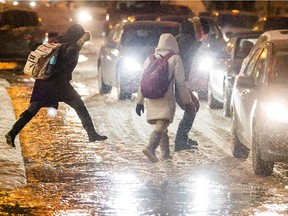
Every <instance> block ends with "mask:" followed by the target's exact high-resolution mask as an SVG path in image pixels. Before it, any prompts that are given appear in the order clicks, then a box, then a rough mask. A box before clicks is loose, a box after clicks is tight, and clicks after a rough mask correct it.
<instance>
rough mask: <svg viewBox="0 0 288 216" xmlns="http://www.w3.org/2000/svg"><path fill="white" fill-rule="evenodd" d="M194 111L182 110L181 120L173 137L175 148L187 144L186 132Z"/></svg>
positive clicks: (192, 120) (194, 114)
mask: <svg viewBox="0 0 288 216" xmlns="http://www.w3.org/2000/svg"><path fill="white" fill-rule="evenodd" d="M195 116H196V113H195V112H191V111H190V110H189V111H187V110H185V111H184V115H183V118H182V120H181V121H180V123H179V125H178V130H177V133H176V138H175V148H176V149H177V148H181V147H184V146H186V145H187V140H188V134H189V131H190V130H191V128H192V125H193V122H194V119H195Z"/></svg>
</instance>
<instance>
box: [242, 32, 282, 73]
mask: <svg viewBox="0 0 288 216" xmlns="http://www.w3.org/2000/svg"><path fill="white" fill-rule="evenodd" d="M283 39H287V40H288V29H281V30H271V31H265V32H264V33H263V34H262V35H261V36H260V37H259V38H258V40H257V42H256V44H255V45H254V46H253V48H252V49H251V51H250V53H249V55H248V56H247V57H246V58H245V59H244V60H243V63H242V65H241V70H243V68H245V67H246V65H247V64H248V62H249V59H250V58H251V56H252V55H253V54H254V52H255V50H257V49H258V48H259V46H261V44H262V43H266V42H267V41H271V40H283Z"/></svg>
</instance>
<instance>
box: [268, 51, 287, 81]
mask: <svg viewBox="0 0 288 216" xmlns="http://www.w3.org/2000/svg"><path fill="white" fill-rule="evenodd" d="M287 62H288V52H285V51H278V52H276V53H275V55H274V58H273V63H272V68H273V69H272V77H271V80H272V81H277V82H287V81H288V67H287Z"/></svg>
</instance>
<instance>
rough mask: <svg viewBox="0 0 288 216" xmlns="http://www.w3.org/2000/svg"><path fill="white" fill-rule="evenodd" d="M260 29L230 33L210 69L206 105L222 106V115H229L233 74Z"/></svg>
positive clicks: (254, 41) (252, 44) (238, 68)
mask: <svg viewBox="0 0 288 216" xmlns="http://www.w3.org/2000/svg"><path fill="white" fill-rule="evenodd" d="M261 33H263V32H262V31H257V32H256V31H248V32H240V33H235V34H233V35H231V37H230V39H229V41H228V43H227V45H226V50H225V54H223V56H222V58H221V59H219V60H218V61H217V62H215V64H214V65H213V67H212V68H211V70H210V73H209V74H210V75H209V83H208V105H209V107H210V108H212V109H215V108H220V107H223V109H224V115H225V116H226V117H230V102H231V94H232V88H233V85H234V79H235V75H238V74H239V72H240V68H241V65H242V61H243V59H244V58H245V57H246V56H247V55H248V54H249V52H250V50H251V49H252V47H253V46H254V44H255V43H256V41H257V39H258V38H259V36H260V35H261Z"/></svg>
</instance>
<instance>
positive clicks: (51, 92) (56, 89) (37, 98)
mask: <svg viewBox="0 0 288 216" xmlns="http://www.w3.org/2000/svg"><path fill="white" fill-rule="evenodd" d="M88 40H90V33H89V32H85V31H84V29H83V27H82V26H81V25H79V24H74V25H72V26H71V27H70V28H69V29H68V30H67V31H66V32H65V33H64V34H63V35H62V36H60V37H59V38H57V39H56V41H54V42H58V43H61V44H62V45H61V47H60V49H59V52H58V57H57V62H56V66H55V70H56V71H55V74H54V75H52V76H51V77H50V78H48V79H45V80H40V79H36V80H35V84H34V87H33V92H32V95H31V98H30V106H29V107H28V109H27V110H25V111H24V112H23V113H22V114H21V115H20V118H19V119H18V120H17V121H16V122H15V124H14V125H13V127H12V129H11V130H10V131H9V132H8V133H7V134H6V135H5V137H6V142H7V144H8V145H10V146H12V147H15V143H14V140H15V137H16V136H17V134H18V133H19V132H20V131H21V130H22V128H23V127H24V126H25V125H26V124H27V123H28V122H29V121H30V120H31V119H32V118H33V117H34V116H35V115H36V114H37V112H38V111H39V110H40V109H41V108H42V107H54V108H56V109H57V108H58V104H59V102H64V103H66V104H68V105H69V106H71V107H72V108H73V109H75V111H76V113H77V115H78V116H79V118H80V119H81V122H82V125H83V127H84V129H85V130H86V132H87V134H88V138H89V141H90V142H94V141H101V140H106V139H107V136H101V135H99V134H98V133H97V132H96V130H95V128H94V125H93V122H92V119H91V117H90V114H89V112H88V110H87V108H86V106H85V104H84V102H83V101H82V99H81V96H80V95H79V94H78V93H77V91H76V90H75V89H74V88H73V86H72V85H71V83H70V81H71V79H72V72H73V70H74V68H75V67H76V65H77V62H78V57H79V52H80V49H81V47H82V46H83V44H84V43H85V42H86V41H88Z"/></svg>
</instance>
